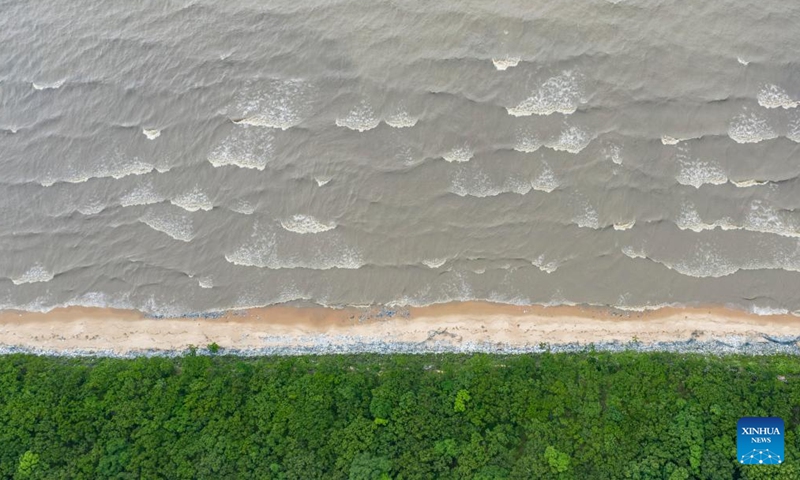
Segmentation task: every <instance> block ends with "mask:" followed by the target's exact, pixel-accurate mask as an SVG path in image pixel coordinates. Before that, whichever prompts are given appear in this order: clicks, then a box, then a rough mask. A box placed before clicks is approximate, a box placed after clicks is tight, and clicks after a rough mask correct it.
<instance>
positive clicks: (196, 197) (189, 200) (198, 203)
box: [169, 187, 214, 212]
mask: <svg viewBox="0 0 800 480" xmlns="http://www.w3.org/2000/svg"><path fill="white" fill-rule="evenodd" d="M169 202H170V203H171V204H173V205H175V206H178V207H181V208H182V209H184V210H186V211H187V212H196V211H198V210H203V211H206V212H207V211H209V210H211V209H212V208H214V204H213V203H211V200H210V199H209V198H208V195H206V194H205V193H204V192H203V191H201V190H200V188H199V187H195V188H194V190H192V191H190V192H186V193H182V194H180V195H178V196H176V197H175V198H173V199H171V200H170V201H169Z"/></svg>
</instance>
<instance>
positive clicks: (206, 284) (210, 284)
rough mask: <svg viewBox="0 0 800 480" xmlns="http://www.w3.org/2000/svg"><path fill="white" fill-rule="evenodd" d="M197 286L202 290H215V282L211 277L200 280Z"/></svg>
mask: <svg viewBox="0 0 800 480" xmlns="http://www.w3.org/2000/svg"><path fill="white" fill-rule="evenodd" d="M197 284H198V285H199V286H200V288H214V280H213V279H212V278H211V277H202V278H198V279H197Z"/></svg>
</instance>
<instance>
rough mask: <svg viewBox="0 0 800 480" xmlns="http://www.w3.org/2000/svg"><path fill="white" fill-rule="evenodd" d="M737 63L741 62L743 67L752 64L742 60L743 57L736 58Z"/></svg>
mask: <svg viewBox="0 0 800 480" xmlns="http://www.w3.org/2000/svg"><path fill="white" fill-rule="evenodd" d="M736 61H737V62H739V63H740V64H742V65H749V64H750V62H748V61H747V60H744V59H742V57H736Z"/></svg>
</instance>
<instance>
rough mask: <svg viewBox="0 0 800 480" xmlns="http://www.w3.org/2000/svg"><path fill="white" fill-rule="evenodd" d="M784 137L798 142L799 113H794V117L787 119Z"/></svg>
mask: <svg viewBox="0 0 800 480" xmlns="http://www.w3.org/2000/svg"><path fill="white" fill-rule="evenodd" d="M786 138H788V139H789V140H791V141H793V142H796V143H800V113H798V114H796V115H795V116H794V118H792V119H791V120H790V121H789V128H788V129H787V132H786Z"/></svg>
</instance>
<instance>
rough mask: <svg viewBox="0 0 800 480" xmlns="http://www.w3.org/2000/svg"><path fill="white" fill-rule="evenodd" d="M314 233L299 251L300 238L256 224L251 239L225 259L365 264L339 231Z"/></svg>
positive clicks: (254, 263) (316, 265) (258, 263)
mask: <svg viewBox="0 0 800 480" xmlns="http://www.w3.org/2000/svg"><path fill="white" fill-rule="evenodd" d="M310 237H312V238H310V241H309V242H304V244H303V247H302V251H297V245H296V243H297V242H296V241H294V240H291V241H287V239H285V238H282V237H279V236H278V235H277V233H276V232H274V231H272V230H270V229H269V228H268V227H262V226H260V225H259V224H256V225H255V227H254V229H253V234H252V235H251V238H250V241H248V242H245V243H244V244H243V245H242V246H241V247H239V248H238V249H236V250H234V251H233V252H231V253H227V254H225V260H227V261H228V262H230V263H232V264H234V265H240V266H250V267H259V268H268V269H284V268H285V269H294V268H307V269H312V270H329V269H332V268H341V269H357V268H361V267H362V266H363V265H364V263H363V260H362V258H361V255H360V254H359V253H358V252H357V251H356V250H354V249H353V248H351V247H349V246H346V245H344V244H343V243H342V241H341V240H340V239H339V238H338V237H336V236H335V234H334V236H330V235H325V236H310Z"/></svg>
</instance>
